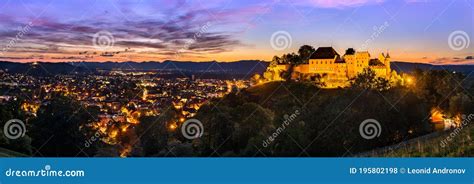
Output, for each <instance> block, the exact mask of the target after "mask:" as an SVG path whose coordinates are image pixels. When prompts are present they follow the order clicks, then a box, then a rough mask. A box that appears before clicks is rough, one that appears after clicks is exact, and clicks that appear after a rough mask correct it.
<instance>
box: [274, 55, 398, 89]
mask: <svg viewBox="0 0 474 184" xmlns="http://www.w3.org/2000/svg"><path fill="white" fill-rule="evenodd" d="M289 67H290V65H288V64H278V65H277V66H270V67H269V68H268V69H267V72H273V73H275V74H276V75H272V76H274V77H273V79H271V80H283V79H282V78H281V76H280V73H281V72H286V71H288V70H289ZM364 68H370V69H371V70H373V71H374V72H375V74H376V75H377V77H382V78H386V79H389V78H390V75H391V69H390V55H389V54H388V53H387V54H386V55H385V54H384V53H382V54H380V56H379V57H378V58H375V59H371V58H370V54H369V52H367V51H362V52H356V51H355V50H354V49H353V48H349V49H347V50H346V53H345V54H344V55H343V56H340V55H339V54H338V53H337V52H336V51H335V50H334V49H333V48H332V47H319V48H318V49H317V50H316V51H315V52H314V53H313V54H312V55H311V57H310V58H309V61H308V63H305V64H299V65H297V66H294V68H293V72H292V74H291V78H293V79H296V80H298V79H308V78H311V77H314V76H320V77H321V81H322V82H324V83H325V85H326V86H325V87H326V88H337V87H346V86H348V85H349V79H352V78H354V77H356V76H357V74H359V73H361V72H362V71H363V70H364Z"/></svg>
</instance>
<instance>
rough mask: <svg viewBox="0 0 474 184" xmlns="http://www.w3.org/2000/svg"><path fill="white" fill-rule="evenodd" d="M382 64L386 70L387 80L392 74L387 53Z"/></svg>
mask: <svg viewBox="0 0 474 184" xmlns="http://www.w3.org/2000/svg"><path fill="white" fill-rule="evenodd" d="M383 64H385V68H386V70H387V77H388V78H389V77H390V74H391V73H392V69H391V67H390V54H388V52H387V55H386V56H385V60H384V63H383Z"/></svg>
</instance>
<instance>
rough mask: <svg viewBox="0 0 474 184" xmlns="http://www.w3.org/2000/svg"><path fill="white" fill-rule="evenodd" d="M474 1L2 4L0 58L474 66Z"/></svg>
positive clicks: (56, 0)
mask: <svg viewBox="0 0 474 184" xmlns="http://www.w3.org/2000/svg"><path fill="white" fill-rule="evenodd" d="M473 12H474V0H67V1H66V0H2V1H0V60H8V61H19V62H31V61H49V62H62V61H64V62H69V61H137V62H141V61H163V60H178V61H212V60H217V61H237V60H250V59H258V60H266V61H269V60H271V59H272V57H273V56H274V55H282V54H285V53H291V52H297V50H298V48H299V47H300V46H301V45H305V44H306V45H311V46H313V47H315V48H317V47H323V46H332V47H334V48H335V49H336V50H337V51H338V52H339V53H340V54H343V53H344V51H345V49H347V48H349V47H351V48H355V49H356V50H357V51H365V50H367V51H369V52H370V53H371V55H372V57H377V56H378V55H379V54H380V53H382V52H384V53H386V52H389V53H390V56H391V57H392V60H395V61H407V62H422V63H432V64H474V60H472V59H466V57H467V56H473V55H474V43H473V42H474V13H473Z"/></svg>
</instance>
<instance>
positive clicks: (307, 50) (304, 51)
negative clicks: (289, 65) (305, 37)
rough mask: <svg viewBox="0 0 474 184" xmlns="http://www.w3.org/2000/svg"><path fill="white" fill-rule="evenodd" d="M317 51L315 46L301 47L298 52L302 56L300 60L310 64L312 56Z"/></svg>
mask: <svg viewBox="0 0 474 184" xmlns="http://www.w3.org/2000/svg"><path fill="white" fill-rule="evenodd" d="M315 51H316V49H314V47H313V46H310V45H303V46H301V47H300V49H299V50H298V54H299V55H300V58H301V60H302V62H303V63H308V61H309V58H310V57H311V55H312V54H313V53H314V52H315Z"/></svg>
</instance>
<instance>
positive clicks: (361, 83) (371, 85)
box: [351, 68, 390, 91]
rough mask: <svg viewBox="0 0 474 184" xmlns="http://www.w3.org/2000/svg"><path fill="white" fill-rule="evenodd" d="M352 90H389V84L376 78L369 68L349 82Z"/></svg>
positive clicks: (382, 79)
mask: <svg viewBox="0 0 474 184" xmlns="http://www.w3.org/2000/svg"><path fill="white" fill-rule="evenodd" d="M351 86H352V88H356V89H369V90H378V91H384V90H388V89H389V88H390V82H389V81H388V80H386V79H384V78H382V77H377V75H376V74H375V72H374V71H373V70H371V69H370V68H364V70H363V71H362V72H361V73H359V74H358V75H357V76H356V77H355V78H354V79H352V80H351Z"/></svg>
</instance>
